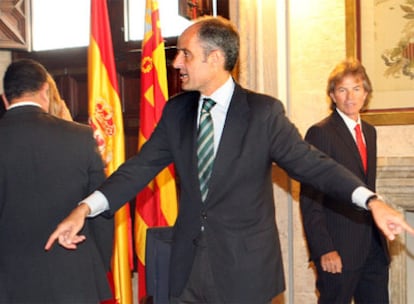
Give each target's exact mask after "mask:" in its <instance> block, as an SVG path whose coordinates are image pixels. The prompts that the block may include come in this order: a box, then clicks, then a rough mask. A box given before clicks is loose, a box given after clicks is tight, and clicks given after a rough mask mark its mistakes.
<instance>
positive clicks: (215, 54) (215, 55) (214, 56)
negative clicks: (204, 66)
mask: <svg viewBox="0 0 414 304" xmlns="http://www.w3.org/2000/svg"><path fill="white" fill-rule="evenodd" d="M209 56H210V58H211V59H210V60H211V61H212V62H213V63H214V64H215V65H218V66H224V62H225V57H224V54H223V52H222V51H220V50H214V51H212V52H211V53H210V55H209Z"/></svg>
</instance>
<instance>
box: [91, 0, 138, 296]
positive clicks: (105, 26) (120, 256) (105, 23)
mask: <svg viewBox="0 0 414 304" xmlns="http://www.w3.org/2000/svg"><path fill="white" fill-rule="evenodd" d="M88 94H89V97H88V98H89V123H90V125H91V126H92V128H93V129H94V136H95V138H96V140H97V142H98V147H99V149H100V152H101V155H102V158H103V160H104V162H105V170H106V174H107V175H110V174H111V173H112V172H113V171H115V170H116V169H117V168H118V167H119V166H120V165H121V164H122V163H123V162H124V161H125V146H124V129H123V122H122V110H121V103H120V98H119V91H118V82H117V78H116V69H115V62H114V54H113V48H112V37H111V30H110V25H109V18H108V9H107V4H106V0H91V36H90V44H89V48H88ZM131 269H132V241H131V216H130V211H129V204H126V205H124V207H122V208H121V209H119V210H118V211H117V212H116V214H115V239H114V248H113V256H112V275H113V284H114V289H115V290H114V291H115V300H116V302H117V303H119V304H131V303H132V282H131Z"/></svg>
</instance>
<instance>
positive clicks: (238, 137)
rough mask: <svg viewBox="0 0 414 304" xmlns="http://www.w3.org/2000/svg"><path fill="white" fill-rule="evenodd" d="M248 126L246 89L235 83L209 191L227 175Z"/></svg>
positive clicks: (239, 150)
mask: <svg viewBox="0 0 414 304" xmlns="http://www.w3.org/2000/svg"><path fill="white" fill-rule="evenodd" d="M248 127H249V105H248V102H247V94H246V91H245V90H243V89H242V88H241V87H240V86H239V85H237V84H236V87H235V89H234V93H233V96H232V98H231V101H230V106H229V109H228V112H227V116H226V121H225V124H224V129H223V133H222V136H221V140H220V143H219V146H218V150H217V153H216V158H215V160H214V167H213V172H212V174H211V178H210V184H209V193H214V192H215V190H214V188H215V187H219V186H220V184H221V183H223V182H224V180H225V179H226V178H227V177H228V174H229V172H231V165H232V163H233V160H234V159H236V158H238V157H239V156H240V154H241V153H242V151H243V144H244V138H245V136H246V132H247V129H248Z"/></svg>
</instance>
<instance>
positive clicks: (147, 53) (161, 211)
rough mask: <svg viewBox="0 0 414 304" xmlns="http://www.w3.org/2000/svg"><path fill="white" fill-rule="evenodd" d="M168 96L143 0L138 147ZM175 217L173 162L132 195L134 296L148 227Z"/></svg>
mask: <svg viewBox="0 0 414 304" xmlns="http://www.w3.org/2000/svg"><path fill="white" fill-rule="evenodd" d="M167 99H168V87H167V68H166V61H165V50H164V40H163V38H162V36H161V28H160V21H159V11H158V1H157V0H146V10H145V33H144V39H143V41H142V57H141V101H140V128H139V134H138V150H139V149H140V148H141V147H142V145H143V144H145V142H146V141H147V140H148V139H149V138H150V136H151V134H152V132H153V130H154V128H155V127H156V125H157V123H158V121H159V119H160V117H161V113H162V110H163V108H164V105H165V103H166V101H167ZM176 217H177V192H176V184H175V172H174V168H173V166H172V165H171V166H169V167H167V168H165V169H164V170H163V171H161V172H160V173H159V174H158V175H157V176H156V177H155V179H154V180H152V181H151V182H150V183H149V184H148V185H147V187H146V188H144V189H143V190H142V191H141V192H140V193H139V194H138V195H137V199H136V210H135V232H136V233H135V235H136V240H135V250H136V252H137V256H138V298H140V299H142V298H143V297H144V296H146V281H145V244H146V231H147V228H148V227H157V226H172V225H173V224H174V223H175V220H176Z"/></svg>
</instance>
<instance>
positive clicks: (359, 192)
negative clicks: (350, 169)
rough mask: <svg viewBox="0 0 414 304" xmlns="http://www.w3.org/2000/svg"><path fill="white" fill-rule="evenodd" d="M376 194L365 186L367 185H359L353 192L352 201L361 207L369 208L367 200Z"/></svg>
mask: <svg viewBox="0 0 414 304" xmlns="http://www.w3.org/2000/svg"><path fill="white" fill-rule="evenodd" d="M373 195H375V193H374V192H372V191H371V190H369V189H367V188H365V187H358V188H356V189H355V190H354V192H352V202H353V203H354V204H356V205H358V206H359V207H361V208H363V209H365V210H368V208H367V206H366V202H367V200H368V198H369V197H370V196H373Z"/></svg>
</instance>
